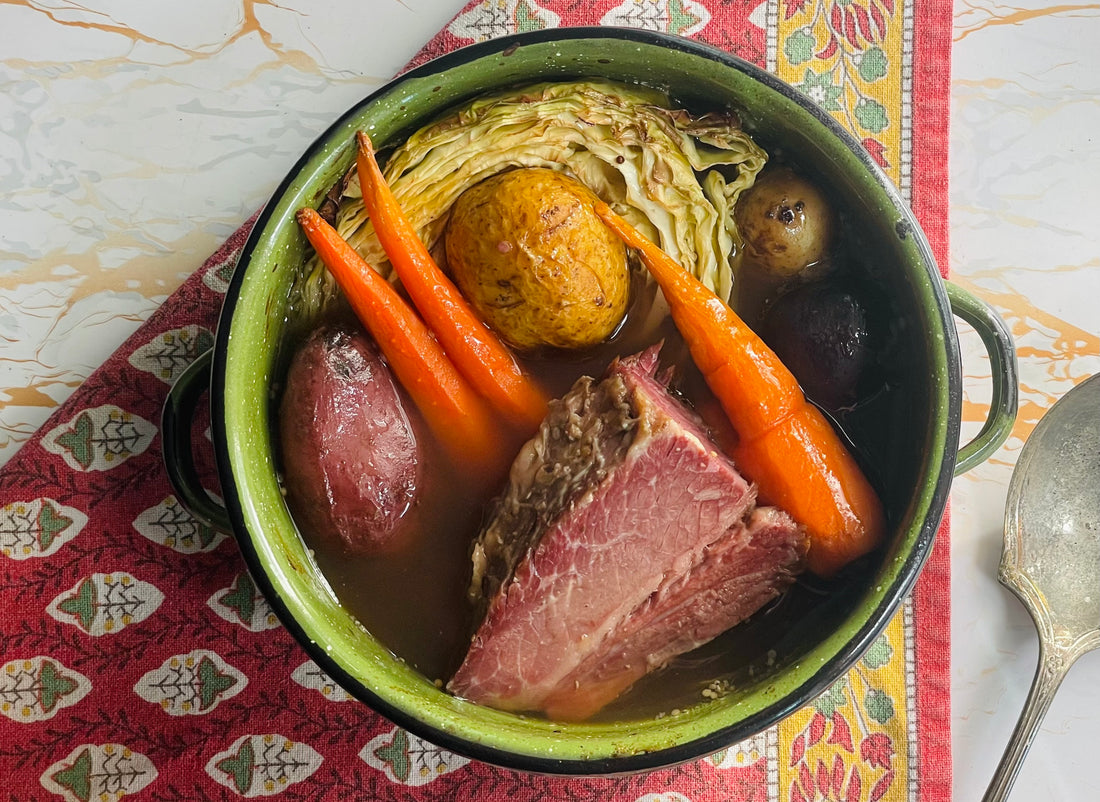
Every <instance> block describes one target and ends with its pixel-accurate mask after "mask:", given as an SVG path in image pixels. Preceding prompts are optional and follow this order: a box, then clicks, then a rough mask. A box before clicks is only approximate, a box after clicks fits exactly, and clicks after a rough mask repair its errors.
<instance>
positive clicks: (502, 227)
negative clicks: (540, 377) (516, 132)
mask: <svg viewBox="0 0 1100 802" xmlns="http://www.w3.org/2000/svg"><path fill="white" fill-rule="evenodd" d="M596 200H597V198H596V196H595V195H594V194H593V193H592V192H591V191H590V190H588V189H587V188H586V187H585V186H583V185H582V184H580V183H579V182H577V181H575V180H573V179H572V178H569V177H568V176H565V175H563V174H562V173H558V172H555V171H553V170H548V169H544V168H525V169H519V170H511V171H509V172H506V173H501V174H499V175H496V176H493V177H492V178H488V179H486V180H485V181H482V182H481V183H479V184H477V185H475V186H473V187H470V189H468V190H466V191H465V192H464V193H463V194H462V195H461V196H460V197H459V199H458V200H457V201H456V202H455V204H454V206H453V208H452V209H451V218H450V221H449V222H448V223H447V232H446V237H445V243H446V249H447V263H448V265H449V267H450V270H451V273H452V275H453V276H454V279H455V283H456V284H458V286H459V288H460V289H461V290H462V292H463V294H464V295H465V296H466V297H467V298H468V299H469V301H470V303H471V304H473V306H474V308H475V309H477V311H478V313H479V314H480V315H481V316H482V318H483V319H484V320H485V322H486V323H488V324H489V326H491V327H492V328H493V329H494V330H495V331H496V332H497V333H498V334H499V335H500V336H501V337H502V338H503V339H504V340H505V341H506V342H508V343H509V344H510V345H511V346H512V347H514V348H517V349H519V350H531V349H536V348H540V347H544V346H549V347H552V348H567V349H578V348H587V347H590V346H593V345H597V344H599V343H601V342H603V341H604V340H606V339H607V338H608V337H609V336H610V335H611V334H612V332H614V331H615V328H616V327H617V326H618V325H619V323H620V321H622V319H623V316H624V315H625V314H626V309H627V303H628V301H629V296H630V275H629V268H628V266H627V261H626V248H625V247H624V245H623V244H622V241H621V240H619V238H618V237H616V236H615V235H614V234H613V233H612V232H611V231H610V230H609V229H608V228H607V226H605V225H604V224H603V222H602V221H601V220H600V219H599V218H598V217H596V215H595V213H594V212H593V211H592V205H593V204H594V203H595V202H596Z"/></svg>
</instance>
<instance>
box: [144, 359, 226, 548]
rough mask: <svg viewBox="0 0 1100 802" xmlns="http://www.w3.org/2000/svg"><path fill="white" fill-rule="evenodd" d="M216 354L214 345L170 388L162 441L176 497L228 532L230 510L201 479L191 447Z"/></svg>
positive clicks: (206, 521) (202, 518)
mask: <svg viewBox="0 0 1100 802" xmlns="http://www.w3.org/2000/svg"><path fill="white" fill-rule="evenodd" d="M213 358H214V351H213V349H211V350H208V351H205V352H204V353H202V354H200V355H199V356H198V358H197V359H196V360H195V361H194V362H192V363H191V364H190V365H189V366H188V367H187V369H186V370H185V371H184V372H183V373H182V374H180V377H179V378H178V379H177V380H176V383H175V384H173V385H172V389H171V390H169V391H168V397H167V398H166V399H165V401H164V409H163V410H162V411H161V416H160V444H161V450H162V452H163V454H164V467H165V468H166V469H167V470H168V481H169V482H171V484H172V489H173V490H174V491H175V493H176V498H177V499H179V501H180V503H181V504H183V506H184V507H186V508H187V511H188V512H190V513H191V514H192V515H193V516H195V517H196V518H198V519H199V520H200V521H201V522H202V523H204V524H206V525H207V526H210V527H213V528H214V529H217V530H219V531H221V532H225V533H227V534H228V533H231V532H232V530H233V527H232V524H231V523H230V521H229V513H228V511H226V509H225V507H223V506H222V505H221V504H219V503H217V502H216V501H214V499H213V498H211V497H210V494H209V493H207V492H206V489H205V488H204V487H203V486H202V483H201V482H200V481H199V472H198V471H197V470H196V469H195V457H194V452H193V451H192V448H191V421H192V420H193V419H194V417H195V410H196V409H197V408H198V406H199V399H200V398H201V397H202V394H203V391H204V390H207V389H209V387H210V370H211V365H212V363H213Z"/></svg>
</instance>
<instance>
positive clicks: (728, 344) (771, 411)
mask: <svg viewBox="0 0 1100 802" xmlns="http://www.w3.org/2000/svg"><path fill="white" fill-rule="evenodd" d="M595 209H596V214H598V215H599V216H600V218H601V219H602V220H603V221H604V222H605V223H607V225H608V226H609V227H610V228H611V229H612V230H613V231H614V232H615V233H616V234H618V235H619V236H620V237H621V238H622V239H623V241H624V242H626V244H627V245H629V246H631V247H632V248H634V249H636V250H637V251H638V252H639V253H640V254H641V257H642V261H643V262H644V263H645V265H646V267H647V268H649V271H650V273H651V274H652V275H653V277H654V279H656V281H657V284H658V285H659V286H660V288H661V292H662V293H663V294H664V296H665V299H666V300H667V301H668V304H669V308H670V310H671V312H672V319H673V321H675V323H676V327H677V328H678V329H679V330H680V333H681V334H682V335H683V337H684V340H685V341H686V342H687V344H688V349H689V350H690V351H691V356H692V358H693V359H694V360H695V363H696V365H698V367H699V370H700V371H701V372H702V374H703V377H704V378H705V379H706V382H707V386H708V387H710V389H711V392H713V393H714V395H715V397H716V398H717V399H718V402H719V403H720V404H721V405H722V409H723V410H724V411H725V413H726V416H727V417H728V418H729V420H730V423H731V424H733V428H734V429H735V430H736V431H737V434H738V438H739V442H738V445H737V446H736V447H735V448H734V450H733V454H732V456H733V458H734V460H735V461H736V462H737V463H738V465H740V466H741V467H742V468H743V469H744V471H745V474H746V475H747V476H748V478H750V479H751V480H752V481H754V482H755V483H756V485H757V487H758V488H759V491H760V494H761V496H762V498H763V499H764V500H766V501H768V502H769V503H772V504H776V505H777V506H779V507H782V508H783V509H784V510H786V511H787V512H788V513H789V514H790V516H791V517H792V518H794V519H795V520H796V521H798V522H799V523H800V524H802V525H803V526H804V527H805V528H806V533H807V534H808V535H809V539H810V549H809V553H808V554H807V563H808V565H809V568H810V570H811V571H813V572H814V573H816V574H819V575H821V576H832V575H833V574H835V573H836V572H837V571H838V570H839V569H840V568H841V567H842V566H844V565H845V564H847V563H848V562H851V561H852V560H854V559H855V558H857V557H860V556H862V555H863V554H866V553H867V552H869V551H871V550H872V549H873V548H875V546H877V545H878V544H879V542H880V541H881V540H882V537H883V534H884V531H885V519H884V517H883V512H882V504H881V502H880V501H879V499H878V496H877V495H876V494H875V491H874V489H873V488H872V487H871V485H870V483H869V482H868V481H867V478H866V477H865V476H864V475H863V472H862V471H861V470H860V468H859V465H858V464H856V461H855V459H854V458H853V457H852V455H851V454H850V453H849V452H848V449H847V448H846V447H845V446H844V443H843V442H842V441H841V439H840V437H839V436H838V435H837V433H836V432H835V431H834V430H833V428H832V426H830V425H829V422H828V421H827V420H825V417H824V416H823V415H822V414H821V412H820V411H819V410H818V409H817V407H815V406H813V405H812V404H810V403H809V402H808V401H807V400H806V397H805V396H804V395H803V394H802V390H801V388H800V387H799V386H798V380H797V379H795V377H794V375H792V374H791V372H790V371H789V370H788V369H787V368H786V366H785V365H784V364H783V363H782V362H781V361H780V359H779V357H777V356H776V355H775V353H774V352H773V351H772V350H771V349H770V348H768V346H767V345H766V344H765V343H764V341H763V340H761V339H760V338H759V337H758V336H757V335H756V333H755V332H753V330H752V329H750V328H749V327H748V326H747V325H746V324H745V322H744V321H743V320H741V318H740V317H739V316H738V315H737V313H736V312H734V311H733V310H732V309H730V307H729V305H728V304H726V303H725V302H724V301H722V300H721V299H720V298H718V296H716V295H715V294H714V293H713V292H711V291H710V290H709V289H707V288H706V287H705V286H704V285H703V284H702V283H701V282H699V281H698V280H697V279H696V278H695V277H694V276H692V275H691V274H690V273H688V272H687V271H686V270H684V269H683V268H682V267H681V266H680V265H679V264H677V263H676V262H675V260H673V259H672V257H670V256H669V255H668V254H666V253H665V252H664V251H662V250H661V249H660V248H659V247H657V246H656V245H654V244H653V243H652V242H650V241H649V240H648V239H646V238H645V237H644V236H643V235H642V234H641V233H640V232H638V231H637V230H636V229H635V228H634V227H633V226H631V225H630V224H629V223H627V222H626V221H625V220H623V219H622V218H621V217H619V216H618V215H617V214H615V213H614V212H613V211H612V210H611V208H610V207H609V206H608V205H607V204H605V203H598V204H597V205H596V207H595Z"/></svg>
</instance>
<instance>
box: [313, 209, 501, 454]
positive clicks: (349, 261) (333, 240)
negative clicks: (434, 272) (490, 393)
mask: <svg viewBox="0 0 1100 802" xmlns="http://www.w3.org/2000/svg"><path fill="white" fill-rule="evenodd" d="M297 220H298V225H299V226H301V228H302V231H303V232H305V235H306V238H307V239H308V240H309V242H310V244H311V245H313V248H314V250H316V251H317V255H318V256H319V257H320V258H321V261H322V262H324V263H325V266H326V267H327V268H328V269H329V272H330V273H332V275H333V277H335V279H336V282H337V284H339V285H340V288H341V289H342V290H343V291H344V295H345V296H346V297H347V299H348V302H349V303H350V304H351V307H352V309H353V310H354V311H355V314H356V315H357V316H358V317H359V319H360V321H362V323H363V325H364V326H365V327H366V329H367V331H369V332H370V333H371V336H372V337H374V339H375V341H376V342H377V343H378V347H379V348H381V349H382V353H383V354H384V355H385V357H386V360H387V361H388V362H389V364H390V367H391V368H392V369H393V372H394V375H395V376H397V380H398V381H399V382H400V383H401V385H402V386H403V387H404V388H405V391H406V392H407V393H408V394H409V397H410V398H411V399H412V400H413V403H414V404H416V406H417V408H418V409H419V410H420V413H421V415H423V417H424V420H425V421H426V422H427V424H428V426H429V427H430V428H431V430H432V432H433V434H435V436H436V437H437V438H438V439H439V440H440V442H441V443H442V444H443V445H444V447H445V448H446V449H447V452H448V453H449V454H450V456H451V457H452V458H453V459H454V460H455V461H456V462H457V463H458V464H460V465H469V466H471V467H472V468H474V469H475V470H478V471H482V472H486V473H490V474H491V473H495V472H497V471H499V469H500V468H501V467H502V466H503V464H504V460H505V458H506V455H505V454H503V453H502V439H501V437H500V433H499V430H498V428H497V427H495V426H494V424H493V418H492V415H491V413H490V412H489V410H488V408H487V407H486V405H485V402H484V400H483V399H482V398H481V396H480V395H479V394H478V393H477V392H476V391H475V390H474V389H473V387H471V386H470V383H469V382H468V381H467V380H466V379H465V378H464V377H463V376H462V374H460V373H459V372H458V370H456V369H455V367H454V365H452V364H451V361H450V359H448V358H447V354H446V353H445V352H444V351H443V348H442V346H440V344H439V343H438V342H436V339H435V337H434V336H433V335H432V333H431V331H429V330H428V327H427V326H426V325H425V324H424V322H423V321H422V320H421V319H420V318H419V317H417V315H416V312H414V311H413V310H412V308H411V307H410V306H409V305H408V304H407V303H406V302H405V300H404V299H403V298H402V297H401V296H400V295H398V294H397V291H396V290H395V289H394V288H393V287H392V286H391V285H390V283H389V282H388V281H386V280H385V279H384V278H382V276H381V275H379V274H378V272H377V271H375V270H374V269H373V268H372V267H371V266H370V265H369V264H367V263H366V261H364V260H363V258H362V257H361V256H359V254H358V253H357V252H356V251H355V249H354V248H352V247H351V246H350V245H348V243H347V242H346V241H345V240H344V239H343V238H342V237H341V236H340V235H339V234H338V233H337V232H336V230H335V229H334V228H333V227H332V226H330V225H329V224H328V223H327V222H326V221H325V220H324V219H323V218H322V217H321V216H320V215H319V214H318V213H317V212H315V211H314V210H313V209H300V210H299V211H298V214H297Z"/></svg>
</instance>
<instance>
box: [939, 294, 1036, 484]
mask: <svg viewBox="0 0 1100 802" xmlns="http://www.w3.org/2000/svg"><path fill="white" fill-rule="evenodd" d="M945 286H946V287H947V299H948V300H949V301H950V302H951V311H952V313H954V314H955V315H958V316H959V317H961V318H962V319H963V320H965V321H966V322H967V323H969V324H970V325H971V326H973V327H974V330H975V331H976V332H978V336H979V337H981V338H982V343H983V344H984V345H985V352H986V354H987V355H988V356H989V367H990V369H991V371H992V374H993V398H992V399H991V400H990V402H989V417H987V418H986V420H985V425H984V426H982V430H981V431H980V432H978V434H977V436H976V437H975V438H974V439H973V440H971V441H970V442H969V443H967V444H966V445H965V446H963V447H962V448H960V449H959V456H958V459H957V461H956V462H955V475H956V476H958V475H959V474H962V473H966V472H967V471H969V470H970V469H971V468H975V467H977V466H978V465H980V464H981V463H983V462H985V460H986V458H987V457H989V455H990V454H992V453H993V452H994V451H996V450H997V449H998V448H1000V447H1001V446H1002V445H1004V442H1005V440H1007V439H1008V435H1009V434H1010V433H1011V432H1012V426H1013V424H1014V423H1015V422H1016V410H1017V407H1018V405H1019V398H1018V390H1017V373H1016V348H1015V346H1014V345H1013V343H1012V335H1011V334H1010V333H1009V331H1008V327H1007V326H1006V325H1005V322H1004V320H1002V319H1001V316H1000V315H998V314H997V313H996V312H995V311H994V310H993V308H992V307H991V306H989V304H987V303H986V302H985V301H982V300H981V299H979V298H977V297H975V296H974V295H971V294H970V293H969V292H967V291H966V290H964V289H963V288H962V287H960V286H959V285H957V284H952V283H951V282H950V281H948V282H945Z"/></svg>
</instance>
